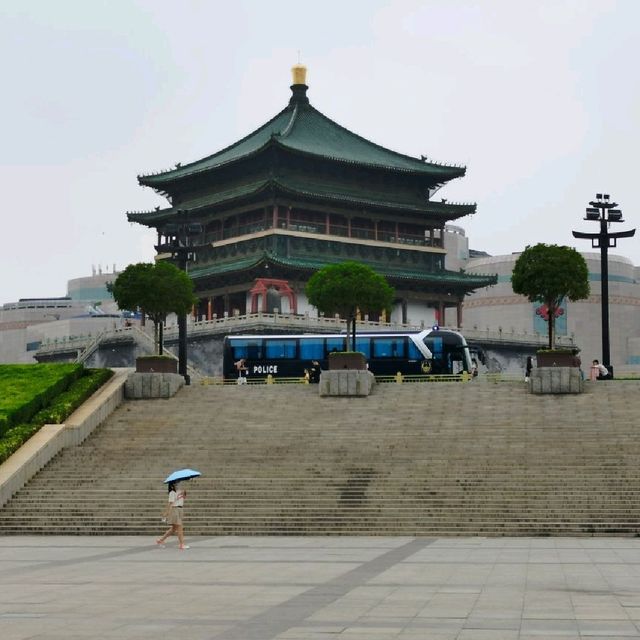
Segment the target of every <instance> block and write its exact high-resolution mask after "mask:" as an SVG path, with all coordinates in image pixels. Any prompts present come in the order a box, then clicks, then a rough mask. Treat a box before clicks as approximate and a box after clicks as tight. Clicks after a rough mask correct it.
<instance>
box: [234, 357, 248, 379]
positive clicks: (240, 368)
mask: <svg viewBox="0 0 640 640" xmlns="http://www.w3.org/2000/svg"><path fill="white" fill-rule="evenodd" d="M233 364H234V365H235V368H236V371H237V372H238V384H247V373H248V372H249V369H247V364H246V360H245V359H244V358H240V360H238V361H237V362H234V363H233Z"/></svg>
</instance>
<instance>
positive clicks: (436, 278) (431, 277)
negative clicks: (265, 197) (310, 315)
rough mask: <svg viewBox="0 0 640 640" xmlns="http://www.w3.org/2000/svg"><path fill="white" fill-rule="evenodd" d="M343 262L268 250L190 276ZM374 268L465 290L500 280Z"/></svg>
mask: <svg viewBox="0 0 640 640" xmlns="http://www.w3.org/2000/svg"><path fill="white" fill-rule="evenodd" d="M341 262H344V260H335V261H331V260H300V259H292V258H285V257H282V256H277V255H274V254H272V253H269V252H265V253H263V254H262V255H260V256H257V257H251V258H245V259H243V260H236V261H233V262H228V263H222V264H213V265H209V266H207V267H203V268H201V269H198V268H194V269H191V270H190V275H191V277H192V278H193V279H199V278H206V277H209V276H221V275H224V274H225V273H231V272H238V271H250V270H251V269H255V268H258V267H262V266H263V265H265V264H270V265H273V266H279V267H285V268H289V269H297V270H299V271H303V272H307V273H314V272H316V271H317V270H318V269H322V268H323V267H325V266H327V265H328V264H339V263H341ZM375 271H376V272H377V273H379V274H380V275H383V276H384V277H386V278H389V279H391V280H394V281H400V282H402V281H405V282H413V283H418V284H419V283H423V284H426V283H429V284H431V285H434V286H443V287H456V288H462V289H464V290H465V291H471V290H474V289H479V288H482V287H487V286H489V285H493V284H496V283H497V276H475V275H469V274H466V273H459V272H456V271H441V272H438V273H426V272H424V271H401V270H395V269H388V268H387V269H385V268H383V267H380V266H377V267H375Z"/></svg>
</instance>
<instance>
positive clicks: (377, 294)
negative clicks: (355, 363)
mask: <svg viewBox="0 0 640 640" xmlns="http://www.w3.org/2000/svg"><path fill="white" fill-rule="evenodd" d="M305 291H306V294H307V298H308V300H309V302H310V303H311V304H312V305H313V306H314V307H316V308H317V309H318V310H319V311H321V312H323V313H326V314H334V313H338V314H340V316H341V317H343V318H347V335H349V334H350V335H351V347H352V351H355V350H356V313H357V311H358V310H359V311H360V312H361V313H371V312H375V311H381V310H382V309H386V310H389V309H390V308H391V304H392V302H393V295H394V290H393V287H391V286H390V285H389V284H388V283H387V281H386V279H385V278H384V277H383V276H381V275H379V274H377V273H376V272H375V271H374V270H373V269H371V268H370V267H368V266H366V265H364V264H361V263H359V262H351V261H349V262H342V263H340V264H330V265H327V266H326V267H323V268H322V269H320V270H319V271H316V273H314V274H313V276H311V278H310V279H309V282H308V283H307V286H306V289H305Z"/></svg>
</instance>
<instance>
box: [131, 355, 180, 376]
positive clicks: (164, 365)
mask: <svg viewBox="0 0 640 640" xmlns="http://www.w3.org/2000/svg"><path fill="white" fill-rule="evenodd" d="M136 373H178V362H177V360H175V359H174V358H169V357H167V356H144V357H142V358H136Z"/></svg>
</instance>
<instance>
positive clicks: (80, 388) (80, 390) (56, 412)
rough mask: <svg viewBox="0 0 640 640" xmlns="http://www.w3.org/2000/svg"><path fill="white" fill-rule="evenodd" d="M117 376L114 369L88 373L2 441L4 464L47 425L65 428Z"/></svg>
mask: <svg viewBox="0 0 640 640" xmlns="http://www.w3.org/2000/svg"><path fill="white" fill-rule="evenodd" d="M111 376H113V371H111V370H110V369H85V370H84V371H83V375H82V377H80V378H78V379H77V380H76V381H75V382H73V383H72V385H71V386H70V387H69V389H67V390H66V391H64V392H62V393H60V394H59V395H58V396H57V397H56V398H55V399H54V400H53V402H52V403H51V404H50V405H49V406H48V407H46V408H44V409H41V410H40V411H38V413H36V414H35V415H34V416H33V417H32V419H31V420H30V421H29V422H25V423H23V424H19V425H15V426H13V427H11V428H9V429H8V431H6V432H5V434H4V436H2V437H0V463H2V462H3V461H4V460H6V459H7V458H8V457H9V456H10V455H11V454H12V453H14V452H15V451H17V450H18V449H19V448H20V447H21V446H22V445H23V444H24V443H25V442H26V441H27V440H28V439H29V438H30V437H31V436H32V435H33V434H34V433H36V432H37V431H38V430H39V429H40V427H42V425H44V424H61V423H62V422H64V421H65V420H66V419H67V418H68V417H69V416H70V415H71V414H72V413H73V412H74V411H75V410H76V409H77V408H78V407H79V406H80V405H81V404H82V403H83V402H84V401H85V400H87V398H89V397H90V396H91V395H92V394H93V393H94V392H95V391H96V390H97V389H99V388H100V387H101V386H102V385H103V384H104V383H105V382H106V381H107V380H109V378H111Z"/></svg>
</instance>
